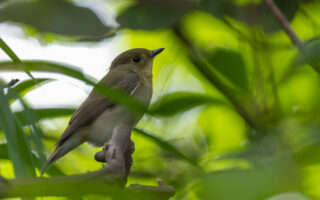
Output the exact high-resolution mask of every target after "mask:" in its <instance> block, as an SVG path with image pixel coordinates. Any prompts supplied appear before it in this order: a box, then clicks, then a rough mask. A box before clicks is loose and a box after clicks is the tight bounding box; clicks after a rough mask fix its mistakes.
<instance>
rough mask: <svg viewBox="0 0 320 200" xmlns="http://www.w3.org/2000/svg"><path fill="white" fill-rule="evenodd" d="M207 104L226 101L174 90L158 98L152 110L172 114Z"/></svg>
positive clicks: (167, 114) (162, 113)
mask: <svg viewBox="0 0 320 200" xmlns="http://www.w3.org/2000/svg"><path fill="white" fill-rule="evenodd" d="M207 104H225V102H223V101H221V100H219V99H216V98H213V97H210V96H208V95H203V94H198V93H192V92H174V93H170V94H168V95H165V96H163V97H161V98H160V99H158V100H157V101H156V102H155V103H154V104H153V105H152V106H151V108H150V112H151V113H152V114H154V115H160V116H170V115H174V114H176V113H179V112H184V111H187V110H190V109H192V108H195V107H197V106H201V105H207Z"/></svg>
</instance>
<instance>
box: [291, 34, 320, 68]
mask: <svg viewBox="0 0 320 200" xmlns="http://www.w3.org/2000/svg"><path fill="white" fill-rule="evenodd" d="M304 64H310V65H315V66H318V67H319V70H320V39H318V38H316V39H313V40H311V41H310V42H308V43H307V44H306V45H305V49H304V51H303V52H301V53H298V55H297V56H296V59H295V61H294V66H300V65H304Z"/></svg>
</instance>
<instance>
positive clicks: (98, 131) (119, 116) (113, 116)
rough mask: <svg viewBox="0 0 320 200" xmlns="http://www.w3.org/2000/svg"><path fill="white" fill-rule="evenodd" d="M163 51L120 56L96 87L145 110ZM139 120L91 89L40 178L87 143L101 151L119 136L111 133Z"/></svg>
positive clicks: (142, 50) (129, 52) (141, 50)
mask: <svg viewBox="0 0 320 200" xmlns="http://www.w3.org/2000/svg"><path fill="white" fill-rule="evenodd" d="M163 50H164V48H159V49H156V50H148V49H145V48H135V49H130V50H127V51H124V52H122V53H121V54H119V55H118V56H117V57H116V58H115V59H114V60H113V61H112V63H111V65H110V68H109V72H108V73H107V74H106V75H105V76H104V77H103V78H102V79H101V80H100V81H99V83H98V84H102V85H105V86H107V87H110V88H113V89H118V90H121V91H123V92H125V93H127V94H128V95H130V96H132V97H133V98H135V99H136V100H138V102H140V103H141V104H143V105H144V106H146V107H147V106H148V105H149V104H150V101H151V97H152V67H153V59H154V58H155V56H156V55H158V54H159V53H161V52H162V51H163ZM142 116H143V113H132V111H130V110H129V109H128V108H127V107H125V106H123V105H120V104H116V103H114V102H112V101H111V100H110V99H109V98H107V97H105V96H103V95H101V94H100V93H99V92H98V91H96V90H95V88H93V89H92V91H91V92H90V94H89V95H88V97H87V98H86V99H85V100H84V102H83V103H82V104H81V105H80V106H79V107H78V108H77V109H76V111H75V112H74V114H73V115H72V117H71V118H70V121H69V124H68V126H67V128H66V129H65V131H64V132H63V134H62V135H61V137H60V139H59V140H58V141H57V143H56V147H55V150H54V151H53V153H52V154H51V155H50V156H49V158H48V160H47V161H46V163H45V164H44V166H43V168H42V170H41V175H43V174H44V173H45V171H46V170H47V169H49V168H50V166H52V164H53V163H55V162H56V161H57V160H58V159H60V158H61V157H63V156H64V155H66V154H67V153H68V152H70V151H71V150H73V149H74V148H76V147H77V146H79V145H80V144H82V143H84V142H88V143H89V144H92V145H93V146H96V147H101V146H103V145H104V144H105V143H106V142H108V140H110V138H111V137H112V135H113V134H121V133H119V132H116V133H114V132H115V131H114V129H115V128H116V127H117V126H118V125H120V123H122V124H121V126H128V127H132V128H133V127H135V125H136V124H137V123H138V121H139V120H140V119H141V117H142ZM129 123H130V124H129ZM132 128H131V130H132ZM131 130H130V132H131ZM129 137H130V136H129Z"/></svg>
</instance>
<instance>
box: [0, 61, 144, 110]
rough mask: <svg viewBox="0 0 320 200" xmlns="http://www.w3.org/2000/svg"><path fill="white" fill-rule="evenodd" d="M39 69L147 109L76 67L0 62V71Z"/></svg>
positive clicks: (124, 102) (131, 107) (125, 104)
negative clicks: (99, 82) (81, 82)
mask: <svg viewBox="0 0 320 200" xmlns="http://www.w3.org/2000/svg"><path fill="white" fill-rule="evenodd" d="M24 70H28V71H39V72H53V73H59V74H63V75H67V76H70V77H73V78H76V79H78V80H81V81H83V82H85V83H87V84H90V85H93V86H94V87H95V89H96V90H97V91H98V92H99V93H101V94H102V95H105V96H107V97H108V98H109V99H111V100H112V101H114V102H117V103H119V104H122V105H124V106H126V107H127V108H129V109H130V110H132V111H135V112H141V113H144V112H146V111H147V108H146V107H145V106H144V105H142V104H141V103H139V102H138V101H137V100H136V99H134V98H133V97H131V96H129V95H127V94H125V93H124V92H122V91H120V90H116V89H112V88H109V87H106V86H105V85H102V84H96V82H97V80H95V79H94V78H92V77H89V76H88V75H84V74H83V73H82V72H81V71H79V70H78V69H76V68H74V67H71V66H66V65H62V64H58V63H54V62H46V61H23V62H22V63H13V62H0V71H24Z"/></svg>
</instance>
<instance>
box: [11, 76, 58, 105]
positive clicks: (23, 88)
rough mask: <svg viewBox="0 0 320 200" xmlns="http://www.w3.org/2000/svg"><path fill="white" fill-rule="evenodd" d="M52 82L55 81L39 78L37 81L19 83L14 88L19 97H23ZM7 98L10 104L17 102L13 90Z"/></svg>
mask: <svg viewBox="0 0 320 200" xmlns="http://www.w3.org/2000/svg"><path fill="white" fill-rule="evenodd" d="M50 81H53V79H48V78H37V79H35V80H25V81H22V82H20V83H18V84H17V85H16V86H14V87H13V88H14V90H15V92H16V93H18V94H19V96H21V97H22V96H24V95H25V94H26V93H28V92H30V91H31V90H33V89H36V88H38V87H40V86H42V85H43V84H45V83H48V82H50ZM6 96H7V98H8V100H9V101H10V102H13V101H14V100H16V98H15V97H17V96H15V95H14V94H13V91H12V90H9V91H8V93H7V95H6Z"/></svg>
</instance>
